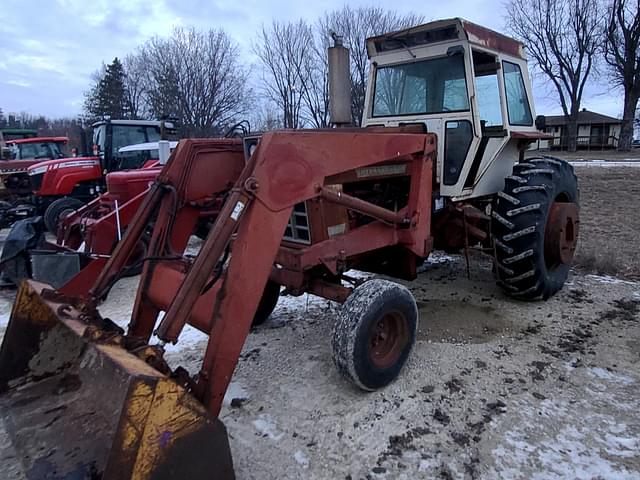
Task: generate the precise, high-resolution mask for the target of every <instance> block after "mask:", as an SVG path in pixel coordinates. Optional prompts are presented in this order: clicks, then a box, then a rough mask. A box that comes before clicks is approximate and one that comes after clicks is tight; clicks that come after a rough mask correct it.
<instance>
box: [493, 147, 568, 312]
mask: <svg viewBox="0 0 640 480" xmlns="http://www.w3.org/2000/svg"><path fill="white" fill-rule="evenodd" d="M572 204H575V208H576V209H575V211H574V212H573V213H572V216H571V217H564V216H563V217H559V216H558V214H557V213H555V212H557V211H558V208H566V207H571V205H572ZM571 208H572V207H571ZM578 209H579V190H578V180H577V178H576V175H575V173H574V171H573V167H572V166H571V165H569V163H567V162H565V161H564V160H560V159H556V158H553V157H547V156H545V157H536V158H530V159H527V160H526V161H525V162H523V163H519V164H517V165H515V166H514V167H513V175H511V176H509V177H507V178H506V179H505V187H504V190H503V191H502V192H500V193H498V195H497V196H496V198H495V199H494V202H493V208H492V233H493V241H494V246H495V252H496V266H497V275H498V280H499V281H498V283H499V284H500V286H501V287H502V288H503V289H504V291H505V292H506V293H507V294H508V295H510V296H512V297H515V298H520V299H524V300H533V299H537V298H543V299H546V298H549V297H550V296H551V295H553V294H554V293H556V292H557V291H558V290H560V289H561V288H562V286H563V285H564V283H565V281H566V280H567V276H568V274H569V268H570V266H571V260H572V258H573V253H574V251H575V246H576V243H577V238H578V223H579V222H578ZM550 218H552V221H551V222H550V221H549V219H550ZM558 219H560V224H561V226H562V231H561V232H558V230H557V229H554V228H552V226H553V225H555V224H557V223H558V222H557V221H556V220H558ZM574 220H575V221H574ZM554 232H555V233H554ZM545 243H546V246H547V248H546V249H545ZM560 245H563V247H565V248H564V251H563V252H562V255H561V254H560V253H558V252H559V246H560ZM556 250H557V251H556ZM560 256H562V257H563V258H562V259H560Z"/></svg>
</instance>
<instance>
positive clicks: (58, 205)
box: [44, 197, 84, 234]
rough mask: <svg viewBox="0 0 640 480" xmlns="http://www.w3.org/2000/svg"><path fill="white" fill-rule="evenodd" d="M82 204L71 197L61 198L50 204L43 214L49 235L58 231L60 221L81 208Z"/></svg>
mask: <svg viewBox="0 0 640 480" xmlns="http://www.w3.org/2000/svg"><path fill="white" fill-rule="evenodd" d="M83 206H84V202H82V201H80V200H78V199H77V198H73V197H62V198H58V199H57V200H54V201H53V202H51V204H50V205H49V206H48V207H47V209H46V210H45V212H44V224H45V226H46V227H47V230H49V231H50V232H51V233H53V234H55V233H57V231H58V225H59V224H60V220H62V219H63V218H65V217H66V216H67V215H69V214H71V213H73V212H74V211H76V210H78V209H79V208H82V207H83Z"/></svg>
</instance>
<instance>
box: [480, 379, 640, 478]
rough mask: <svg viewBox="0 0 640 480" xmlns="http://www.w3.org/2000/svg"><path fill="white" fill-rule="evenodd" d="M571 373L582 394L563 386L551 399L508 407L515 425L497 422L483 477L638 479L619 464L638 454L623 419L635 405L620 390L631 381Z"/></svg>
mask: <svg viewBox="0 0 640 480" xmlns="http://www.w3.org/2000/svg"><path fill="white" fill-rule="evenodd" d="M574 370H575V369H574ZM574 374H575V375H576V376H578V377H581V380H584V381H585V386H586V392H587V393H588V395H578V394H576V393H577V392H575V390H574V389H572V388H569V389H568V391H567V392H562V393H560V395H558V396H557V397H556V398H554V399H544V400H543V401H541V402H537V403H534V401H533V400H530V399H521V400H518V401H516V402H515V404H514V405H509V407H510V408H511V409H512V410H513V411H515V412H517V413H516V415H515V417H516V418H515V421H514V418H510V419H509V422H508V425H504V424H501V423H498V424H496V425H495V426H494V427H493V428H492V431H491V433H490V434H491V435H496V436H499V437H500V440H499V441H498V442H497V445H496V446H495V447H494V448H493V450H492V452H491V454H492V456H493V463H494V465H493V466H492V467H491V468H490V469H489V470H488V474H489V475H492V476H495V478H510V479H532V480H543V479H566V478H579V479H582V478H585V479H618V480H626V479H629V480H631V479H637V478H638V475H639V472H638V471H631V470H629V469H628V468H626V467H625V466H622V465H620V463H619V461H620V460H621V459H629V458H633V457H636V458H637V456H638V453H639V452H640V440H639V438H640V437H639V436H638V435H639V434H640V431H639V430H638V425H637V422H635V425H634V426H631V425H629V424H628V423H627V422H626V421H625V419H626V418H633V417H634V416H635V415H636V414H637V411H638V407H639V406H640V404H639V403H638V401H637V400H636V399H634V398H633V396H631V397H629V395H628V393H629V392H625V390H626V389H628V387H629V386H630V385H633V384H634V380H633V379H631V378H630V377H628V376H626V375H622V374H615V373H611V372H608V371H607V370H604V369H602V368H586V369H583V371H582V372H578V371H576V372H574ZM575 380H577V379H574V382H575ZM612 406H615V409H612ZM585 411H588V412H589V414H588V415H584V412H585ZM524 467H526V468H524ZM524 472H527V473H524ZM530 472H533V473H530Z"/></svg>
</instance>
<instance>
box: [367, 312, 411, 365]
mask: <svg viewBox="0 0 640 480" xmlns="http://www.w3.org/2000/svg"><path fill="white" fill-rule="evenodd" d="M407 340H408V332H407V326H406V324H405V322H404V321H403V318H402V316H401V315H400V314H397V313H388V314H387V315H385V316H383V317H381V318H380V319H379V320H378V321H377V322H376V323H375V324H374V325H373V328H372V329H371V333H370V337H369V346H370V350H369V355H370V357H371V362H372V363H373V364H374V365H375V366H376V367H378V368H388V367H390V366H391V365H393V364H394V363H395V362H396V361H397V360H398V358H399V357H400V355H401V354H402V350H403V348H404V346H405V344H406V342H407Z"/></svg>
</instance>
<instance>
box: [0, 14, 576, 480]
mask: <svg viewBox="0 0 640 480" xmlns="http://www.w3.org/2000/svg"><path fill="white" fill-rule="evenodd" d="M334 48H339V47H334ZM368 49H369V55H370V57H371V77H370V82H369V86H368V92H367V108H366V112H365V116H364V118H363V124H364V128H336V129H326V130H299V131H291V130H282V131H275V132H269V133H265V134H264V135H262V136H257V137H254V138H246V139H245V140H244V148H242V149H238V148H237V145H238V142H239V141H240V140H229V139H216V140H185V141H183V142H181V143H180V145H179V146H178V148H177V149H176V150H175V151H174V153H173V155H172V156H171V158H170V160H169V162H168V163H167V165H166V166H165V167H164V168H163V170H162V171H161V173H160V175H159V176H158V177H157V179H156V180H155V182H154V183H153V184H152V186H151V187H150V189H149V192H148V193H147V195H146V196H145V198H144V200H143V201H142V203H141V205H140V208H139V209H138V210H137V212H136V214H135V215H134V218H133V220H132V221H131V223H130V224H129V227H128V228H127V231H126V233H125V234H124V237H123V238H122V240H121V241H120V242H119V243H118V245H117V247H116V249H115V251H114V253H113V255H112V256H111V257H110V258H109V259H108V260H107V261H106V263H105V265H104V268H103V269H102V271H101V272H100V274H99V276H98V278H97V280H96V282H95V284H94V285H93V287H92V288H91V290H90V292H89V295H88V298H86V297H78V296H72V295H65V294H63V293H61V292H59V291H55V290H53V289H51V288H49V287H48V286H46V285H42V284H38V283H36V282H34V281H26V282H25V283H24V284H23V285H22V287H21V289H20V291H19V293H18V297H17V298H16V302H15V304H14V309H13V311H12V315H11V320H10V323H9V326H8V328H7V332H6V334H5V338H4V340H3V344H2V348H1V350H0V392H1V393H0V411H1V412H2V419H3V421H4V425H5V429H6V430H7V432H8V435H9V437H10V438H11V439H12V443H13V446H14V447H15V450H16V452H17V455H18V457H19V458H20V460H21V462H22V463H23V465H24V468H25V471H26V472H27V474H28V476H29V478H67V479H71V478H105V479H125V478H136V479H161V478H162V479H164V478H189V479H201V478H202V479H204V478H207V479H209V478H221V479H226V478H233V467H232V461H231V456H230V453H229V446H228V440H227V435H226V432H225V429H224V426H223V425H222V423H221V422H220V421H219V419H218V415H219V413H220V409H221V406H222V399H223V396H224V394H225V391H226V389H227V386H228V384H229V382H230V380H231V378H232V375H233V372H234V369H235V367H236V365H237V362H238V358H239V355H240V352H241V350H242V347H243V344H244V341H245V339H246V337H247V335H248V333H249V331H250V329H251V326H252V324H254V323H255V322H256V317H258V316H260V315H262V316H263V317H264V318H266V316H268V314H269V313H270V312H271V310H273V308H274V307H275V304H276V302H277V299H278V295H279V293H280V289H281V288H285V289H286V290H287V291H288V292H290V293H291V294H293V295H301V294H303V293H305V292H307V293H311V294H314V295H317V296H320V297H323V298H326V299H329V300H332V301H335V302H338V303H342V304H343V307H342V310H341V313H340V314H338V315H337V317H336V319H335V323H334V328H333V334H332V342H331V343H332V350H333V359H334V363H335V364H336V367H337V368H338V370H339V371H340V372H341V373H342V374H343V375H344V377H345V378H346V379H347V380H348V381H350V382H351V383H352V384H354V385H356V386H357V387H359V388H361V389H362V390H365V391H371V390H376V389H379V388H384V387H385V386H386V385H388V384H389V383H390V382H392V381H393V380H394V379H395V378H396V377H397V376H398V375H399V374H400V372H401V370H402V368H403V366H404V365H405V363H406V361H407V358H408V356H409V354H410V352H411V349H412V347H413V344H414V343H415V340H416V329H417V321H418V310H417V307H416V302H415V300H414V298H413V296H412V295H411V293H410V291H409V290H408V289H407V288H406V287H404V286H402V285H400V284H397V283H395V282H392V281H391V280H387V279H382V278H374V279H372V280H366V281H363V280H362V279H357V278H354V277H352V276H350V275H349V274H348V272H349V270H351V269H359V270H364V271H368V272H372V273H377V274H382V275H385V276H386V277H391V278H394V277H395V278H400V279H404V280H409V281H410V280H412V279H414V278H415V277H416V275H417V267H418V266H419V265H421V264H422V262H423V261H424V260H425V259H426V257H427V256H428V255H429V253H430V252H431V250H432V248H434V246H435V247H438V248H443V249H447V250H459V249H465V250H466V249H468V248H472V247H474V248H480V249H482V250H484V251H485V252H487V253H489V254H491V255H493V257H494V259H495V265H496V275H497V277H498V281H499V283H500V285H501V286H502V287H503V288H504V290H505V292H506V293H507V294H509V295H512V296H514V297H515V298H521V299H526V300H528V299H535V298H546V297H548V296H550V295H552V294H553V293H555V292H556V291H557V290H558V289H559V288H561V286H562V284H563V283H564V280H565V279H566V276H567V272H568V268H569V265H570V262H571V258H572V255H573V251H574V250H575V245H576V241H577V233H578V198H577V185H576V182H575V176H574V175H573V171H572V169H571V167H570V166H569V165H568V164H566V163H564V162H562V161H559V160H556V159H550V158H547V157H543V158H538V159H534V160H526V159H525V157H524V153H523V151H524V148H525V147H526V146H527V144H528V143H529V142H530V141H532V139H535V138H538V137H539V136H540V135H541V134H540V133H539V132H537V130H536V129H535V126H534V124H533V112H532V110H531V107H530V105H531V94H530V87H529V83H528V78H527V77H526V76H525V75H522V69H524V68H526V61H525V59H524V55H523V53H522V45H520V44H519V43H518V42H516V41H514V40H512V39H509V38H507V37H504V36H502V35H500V34H497V33H495V32H491V31H489V30H486V29H484V28H482V27H479V26H477V25H473V24H471V23H469V22H466V21H464V20H460V19H453V20H446V21H439V22H432V23H429V24H426V25H423V26H420V27H415V28H412V29H409V30H405V31H401V32H395V33H392V34H388V35H385V36H381V37H376V38H373V39H370V40H369V41H368ZM514 66H515V67H517V68H514ZM521 67H522V68H521ZM525 71H526V70H525ZM518 72H520V73H518ZM485 76H489V77H491V78H490V79H489V81H487V80H486V79H483V77H485ZM494 76H495V78H494ZM493 80H495V87H496V92H491V91H490V90H491V89H488V88H487V89H485V88H482V89H481V88H477V87H478V86H479V85H478V84H482V83H483V82H486V85H489V86H491V85H492V83H491V82H492V81H493ZM485 90H486V91H487V92H489V93H490V97H489V100H490V99H491V98H493V99H494V102H495V105H494V108H491V109H489V110H486V108H487V106H488V105H489V104H488V103H487V104H485V107H484V108H480V109H479V108H478V106H479V105H478V102H480V101H481V98H480V97H482V94H481V91H485ZM493 93H496V95H495V96H493ZM516 94H519V95H520V96H519V98H517V100H518V101H517V102H515V103H514V102H511V104H509V102H510V100H513V98H514V95H516ZM485 100H486V99H485ZM485 100H482V101H485ZM489 100H486V101H487V102H488V101H489ZM508 104H509V105H508ZM483 112H484V113H483ZM487 112H488V114H489V115H491V116H493V120H492V121H491V123H490V122H489V120H491V119H489V118H482V115H485V114H487ZM498 116H499V120H500V121H501V122H502V124H499V125H498V124H496V121H497V119H498ZM334 121H335V119H334ZM336 123H342V122H339V121H338V122H336ZM233 159H237V160H238V161H240V162H242V161H246V164H245V165H244V168H243V169H242V170H241V171H239V172H238V171H237V170H233V169H231V168H230V167H229V166H230V165H236V164H237V162H235V161H231V160H233ZM212 172H214V174H212ZM230 184H231V185H233V186H232V187H231V188H229V185H230ZM220 195H223V196H224V198H225V201H224V203H223V204H222V206H221V208H220V210H219V213H218V214H217V216H216V218H215V222H214V223H213V226H212V228H211V229H210V231H209V234H208V236H207V238H206V240H205V241H204V243H203V245H202V247H201V249H200V251H199V252H198V254H197V255H196V256H195V257H190V256H187V255H185V248H186V245H187V242H188V240H189V237H190V235H191V234H192V233H193V232H194V230H195V229H196V226H197V223H198V219H199V218H200V216H201V213H202V211H203V209H206V208H208V205H210V202H211V200H212V199H213V198H217V197H219V196H220ZM149 225H153V228H152V232H151V236H150V241H149V247H148V252H147V256H146V258H145V259H144V267H143V269H142V275H141V278H140V282H139V286H138V289H137V292H136V297H135V303H134V306H133V311H132V313H131V317H130V319H129V324H128V328H127V331H126V332H125V331H123V330H122V329H120V328H119V327H118V326H117V325H115V324H114V323H113V322H112V321H111V320H109V319H107V318H103V317H102V316H101V315H100V313H99V310H98V305H99V303H100V300H101V299H102V298H104V297H105V295H106V294H107V292H108V291H109V289H110V288H111V287H112V286H113V284H114V283H115V282H116V281H117V280H118V278H120V276H121V275H122V272H123V269H125V268H126V265H127V262H128V261H129V258H130V256H131V255H132V254H133V252H134V251H135V246H136V245H137V244H138V242H139V241H140V239H141V238H142V237H143V236H144V235H145V234H147V229H148V228H149ZM187 324H188V325H191V326H193V327H195V328H196V329H198V330H200V331H202V332H204V333H205V334H207V335H208V336H209V339H208V342H207V346H206V349H205V352H204V357H203V360H202V364H201V366H200V368H199V371H198V372H187V371H185V370H184V369H183V368H181V367H175V368H174V367H173V366H169V365H167V364H166V362H165V361H164V359H163V352H164V349H163V346H164V345H165V344H166V343H167V342H171V343H176V342H178V341H179V338H180V334H181V332H182V331H183V329H184V327H185V326H186V325H187Z"/></svg>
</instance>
